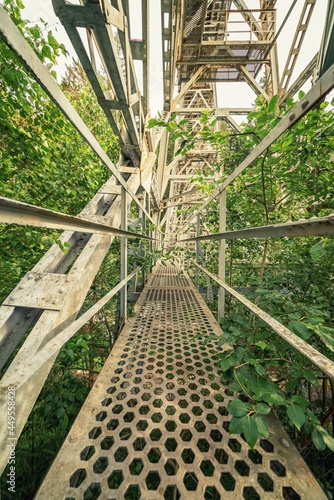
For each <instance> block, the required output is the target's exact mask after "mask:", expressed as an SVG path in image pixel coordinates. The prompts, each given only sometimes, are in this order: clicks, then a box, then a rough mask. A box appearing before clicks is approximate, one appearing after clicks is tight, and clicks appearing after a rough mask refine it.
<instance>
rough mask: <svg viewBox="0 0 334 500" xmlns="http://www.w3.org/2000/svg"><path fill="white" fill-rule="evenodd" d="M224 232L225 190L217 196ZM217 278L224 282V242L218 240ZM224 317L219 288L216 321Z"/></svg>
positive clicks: (221, 294)
mask: <svg viewBox="0 0 334 500" xmlns="http://www.w3.org/2000/svg"><path fill="white" fill-rule="evenodd" d="M225 231H226V189H224V191H223V192H222V193H221V194H220V196H219V232H220V233H223V232H225ZM218 252H219V253H218V277H219V279H221V280H223V281H225V253H226V241H225V240H219V251H218ZM224 315H225V290H224V288H222V287H219V290H218V319H219V318H223V317H224Z"/></svg>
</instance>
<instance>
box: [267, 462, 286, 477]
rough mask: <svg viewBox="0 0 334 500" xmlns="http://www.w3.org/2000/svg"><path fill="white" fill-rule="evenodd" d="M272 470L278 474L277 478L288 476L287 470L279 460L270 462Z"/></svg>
mask: <svg viewBox="0 0 334 500" xmlns="http://www.w3.org/2000/svg"><path fill="white" fill-rule="evenodd" d="M270 468H271V470H272V471H273V473H274V474H276V476H278V477H285V476H286V468H285V467H284V465H283V464H282V463H281V462H279V461H278V460H270Z"/></svg>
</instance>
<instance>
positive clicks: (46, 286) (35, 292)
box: [4, 271, 73, 311]
mask: <svg viewBox="0 0 334 500" xmlns="http://www.w3.org/2000/svg"><path fill="white" fill-rule="evenodd" d="M72 282H73V277H71V276H70V275H68V274H53V273H36V272H34V271H30V272H29V273H28V274H27V275H26V276H25V277H24V278H23V279H22V280H21V282H20V284H19V285H18V286H17V287H16V288H14V290H13V291H12V292H11V294H10V295H9V296H8V297H7V299H6V300H5V301H4V305H5V306H14V307H15V306H16V307H30V308H32V309H34V308H37V309H49V310H51V311H60V309H61V308H62V306H63V304H64V302H65V300H66V298H67V292H68V290H69V287H71V286H72Z"/></svg>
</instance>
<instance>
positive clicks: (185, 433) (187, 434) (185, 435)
mask: <svg viewBox="0 0 334 500" xmlns="http://www.w3.org/2000/svg"><path fill="white" fill-rule="evenodd" d="M180 437H181V439H182V441H190V440H191V438H192V437H193V435H192V432H191V431H190V429H183V430H182V431H181V433H180Z"/></svg>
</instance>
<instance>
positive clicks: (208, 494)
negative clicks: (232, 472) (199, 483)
mask: <svg viewBox="0 0 334 500" xmlns="http://www.w3.org/2000/svg"><path fill="white" fill-rule="evenodd" d="M204 498H205V500H220V499H221V496H220V495H219V493H218V491H217V489H216V487H215V486H207V487H206V488H205V492H204Z"/></svg>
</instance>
